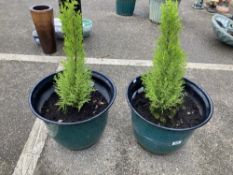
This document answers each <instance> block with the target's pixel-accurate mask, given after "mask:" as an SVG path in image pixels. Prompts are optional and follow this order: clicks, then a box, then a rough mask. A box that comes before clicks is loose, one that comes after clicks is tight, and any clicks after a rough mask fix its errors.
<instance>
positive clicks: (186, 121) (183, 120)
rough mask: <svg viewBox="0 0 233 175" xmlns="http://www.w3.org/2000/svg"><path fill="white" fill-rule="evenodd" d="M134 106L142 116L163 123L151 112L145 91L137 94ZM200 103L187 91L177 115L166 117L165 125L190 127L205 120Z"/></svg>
mask: <svg viewBox="0 0 233 175" xmlns="http://www.w3.org/2000/svg"><path fill="white" fill-rule="evenodd" d="M133 106H134V107H135V109H136V110H137V111H138V113H139V114H141V116H143V117H144V118H145V119H147V120H149V121H150V122H153V123H155V124H160V125H162V124H161V122H159V120H157V119H156V118H155V117H154V116H153V115H152V114H151V112H150V102H149V100H148V99H147V98H146V97H145V93H140V94H138V93H137V94H136V96H135V99H134V100H133ZM199 109H200V108H199V107H198V104H197V103H196V102H195V101H194V99H193V97H192V96H191V95H189V94H187V93H185V95H184V99H183V103H182V104H181V105H180V106H179V108H178V109H177V112H176V114H175V116H174V117H173V118H172V119H170V118H169V117H166V121H167V122H166V124H165V125H164V126H166V127H169V128H190V127H193V126H196V125H198V124H200V123H201V122H202V121H203V118H202V115H201V112H200V110H199Z"/></svg>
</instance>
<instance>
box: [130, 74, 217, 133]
mask: <svg viewBox="0 0 233 175" xmlns="http://www.w3.org/2000/svg"><path fill="white" fill-rule="evenodd" d="M140 78H141V76H137V77H136V78H134V79H133V80H132V81H130V83H129V85H128V87H127V92H126V99H127V102H128V104H129V106H130V108H131V110H133V112H134V113H136V114H137V116H139V117H140V118H141V119H142V120H144V121H145V122H147V123H149V124H150V125H153V126H155V127H158V128H160V129H165V130H169V131H177V132H181V131H190V130H194V129H197V128H199V127H201V126H203V125H205V124H206V123H207V122H208V121H209V120H210V119H211V118H212V115H213V111H214V105H213V101H212V99H211V98H210V96H209V95H208V93H207V92H206V91H205V90H204V89H203V88H202V87H201V86H198V85H197V84H196V83H194V82H193V81H191V80H189V79H188V78H185V77H184V78H183V79H184V81H185V83H186V82H188V83H190V84H192V85H193V86H195V87H196V88H197V89H198V90H199V91H200V93H201V94H202V95H203V96H204V98H206V101H207V102H208V103H209V106H210V112H209V114H208V117H207V118H206V119H205V120H204V121H202V122H201V123H199V124H198V125H195V126H193V127H190V128H169V127H166V126H162V125H159V124H155V123H153V122H151V121H149V120H147V119H145V118H144V117H142V115H141V114H139V113H138V112H137V110H136V109H135V108H134V107H133V105H132V104H131V102H130V99H129V95H128V94H129V93H128V92H129V87H130V85H131V84H132V83H133V82H134V81H136V80H137V79H140ZM198 95H199V97H200V98H202V99H203V96H201V95H200V94H198Z"/></svg>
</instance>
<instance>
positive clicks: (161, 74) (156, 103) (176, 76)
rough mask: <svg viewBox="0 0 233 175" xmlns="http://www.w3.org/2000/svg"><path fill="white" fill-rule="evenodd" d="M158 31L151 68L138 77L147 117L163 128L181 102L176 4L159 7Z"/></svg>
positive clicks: (182, 65)
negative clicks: (159, 20) (146, 108)
mask: <svg viewBox="0 0 233 175" xmlns="http://www.w3.org/2000/svg"><path fill="white" fill-rule="evenodd" d="M160 30H161V36H160V38H159V40H158V43H157V48H156V51H155V53H154V57H153V67H152V68H151V70H150V71H149V72H148V73H146V74H145V75H143V76H142V81H143V85H144V87H145V94H146V97H147V98H148V99H149V101H150V111H151V113H152V114H153V116H154V117H155V118H156V119H158V120H159V121H160V122H161V123H163V124H165V123H166V121H167V119H168V118H170V119H172V117H174V115H175V112H176V110H177V107H178V106H179V105H180V104H181V103H182V100H183V83H184V82H183V76H184V74H185V64H186V60H185V54H184V52H183V50H182V48H181V46H180V41H179V32H180V30H181V22H180V17H179V14H178V3H177V2H174V1H172V0H167V1H166V2H165V3H164V4H163V5H162V16H161V27H160Z"/></svg>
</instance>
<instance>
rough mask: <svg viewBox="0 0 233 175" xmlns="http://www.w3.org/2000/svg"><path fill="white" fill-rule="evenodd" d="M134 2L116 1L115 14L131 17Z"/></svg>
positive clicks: (129, 0)
mask: <svg viewBox="0 0 233 175" xmlns="http://www.w3.org/2000/svg"><path fill="white" fill-rule="evenodd" d="M135 2H136V0H116V13H117V14H118V15H121V16H132V15H133V12H134V7H135Z"/></svg>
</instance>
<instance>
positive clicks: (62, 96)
mask: <svg viewBox="0 0 233 175" xmlns="http://www.w3.org/2000/svg"><path fill="white" fill-rule="evenodd" d="M75 5H77V2H76V1H70V2H68V1H67V2H65V3H64V4H63V5H62V6H61V14H60V19H61V22H62V31H63V33H64V52H65V54H66V57H67V58H66V60H65V61H64V62H63V65H64V71H63V72H61V73H59V74H58V76H56V77H55V91H56V93H57V94H58V96H59V101H58V103H57V105H58V106H59V108H60V109H61V110H62V111H63V112H66V111H67V107H68V106H71V107H75V108H77V109H78V110H80V109H81V108H82V106H83V105H84V104H85V103H86V102H88V101H89V100H90V95H91V92H92V91H94V88H93V86H92V79H91V71H89V70H88V69H87V67H86V66H85V64H84V63H85V52H84V48H83V34H82V17H81V15H80V12H76V11H75Z"/></svg>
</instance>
